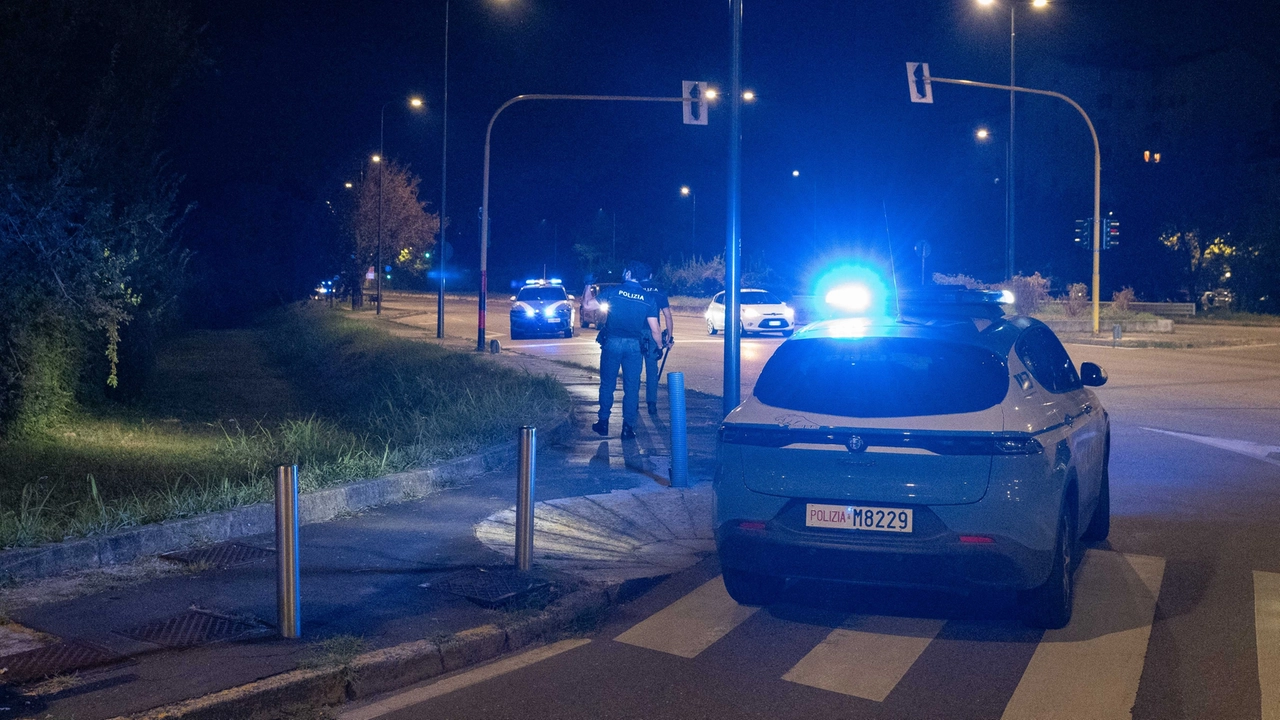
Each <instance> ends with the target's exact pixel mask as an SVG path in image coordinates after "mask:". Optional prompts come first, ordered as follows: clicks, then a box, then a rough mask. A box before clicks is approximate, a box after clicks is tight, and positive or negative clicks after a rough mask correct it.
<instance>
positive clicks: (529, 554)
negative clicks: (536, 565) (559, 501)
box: [516, 425, 538, 572]
mask: <svg viewBox="0 0 1280 720" xmlns="http://www.w3.org/2000/svg"><path fill="white" fill-rule="evenodd" d="M537 455H538V438H537V429H536V428H533V427H530V426H528V425H526V426H524V427H522V428H520V458H519V461H518V463H519V464H518V467H517V469H516V472H517V475H516V569H517V570H520V571H522V572H523V571H526V570H528V569H529V565H530V564H531V563H532V562H533V485H534V476H535V474H536V462H537Z"/></svg>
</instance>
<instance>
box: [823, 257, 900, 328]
mask: <svg viewBox="0 0 1280 720" xmlns="http://www.w3.org/2000/svg"><path fill="white" fill-rule="evenodd" d="M815 290H816V292H815V293H814V294H815V295H817V296H818V297H819V298H822V301H823V304H824V306H825V310H826V313H825V314H826V315H827V316H828V317H841V316H846V317H847V316H850V315H854V316H861V317H867V316H878V315H883V314H884V312H885V307H886V303H887V301H888V291H887V288H886V287H885V283H884V281H883V280H882V279H881V278H880V275H879V273H877V272H875V271H874V270H872V269H870V268H868V267H865V266H861V265H852V264H850V265H839V266H836V267H833V268H831V269H829V270H827V271H826V272H825V273H823V275H822V276H821V277H820V278H819V279H818V282H817V283H816V287H815Z"/></svg>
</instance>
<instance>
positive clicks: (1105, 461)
mask: <svg viewBox="0 0 1280 720" xmlns="http://www.w3.org/2000/svg"><path fill="white" fill-rule="evenodd" d="M1110 464H1111V444H1110V441H1108V443H1107V449H1106V451H1105V452H1104V453H1103V455H1102V483H1101V484H1100V485H1099V487H1098V505H1097V507H1095V508H1094V509H1093V516H1092V517H1090V518H1089V527H1087V528H1085V530H1084V535H1083V536H1082V539H1083V540H1088V541H1089V542H1102V541H1103V540H1106V539H1107V535H1110V534H1111V470H1110V468H1108V467H1107V466H1108V465H1110Z"/></svg>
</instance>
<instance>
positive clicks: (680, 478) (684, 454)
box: [667, 372, 689, 487]
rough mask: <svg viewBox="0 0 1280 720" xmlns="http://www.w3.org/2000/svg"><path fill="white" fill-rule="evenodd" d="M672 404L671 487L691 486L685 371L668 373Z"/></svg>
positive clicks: (668, 389)
mask: <svg viewBox="0 0 1280 720" xmlns="http://www.w3.org/2000/svg"><path fill="white" fill-rule="evenodd" d="M667 402H668V404H669V405H670V406H671V487H689V438H688V429H687V424H686V422H685V414H684V373H682V372H670V373H667Z"/></svg>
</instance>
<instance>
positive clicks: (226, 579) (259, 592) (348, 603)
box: [0, 340, 720, 720]
mask: <svg viewBox="0 0 1280 720" xmlns="http://www.w3.org/2000/svg"><path fill="white" fill-rule="evenodd" d="M449 343H450V344H455V345H456V344H458V343H457V341H455V340H451V341H449ZM494 360H495V361H497V362H501V363H503V364H507V365H509V366H511V367H512V368H513V369H518V370H520V371H529V372H536V373H550V374H553V375H555V376H556V377H558V378H559V379H560V380H561V381H562V382H564V383H565V384H566V386H567V387H568V388H569V389H570V391H571V393H572V395H573V397H574V400H575V410H574V412H575V414H576V415H577V420H576V422H575V427H574V432H573V433H571V434H570V436H569V437H567V438H566V439H564V440H563V441H561V442H559V443H558V444H555V445H548V444H545V443H544V444H543V445H541V446H540V447H539V455H538V463H537V466H538V477H537V486H536V493H537V498H538V499H539V500H541V501H542V502H541V503H540V506H539V510H538V523H539V530H540V532H539V533H538V538H537V543H538V545H537V546H536V547H538V550H537V553H538V557H537V560H538V561H539V572H540V576H541V577H542V578H544V579H545V580H547V581H549V583H550V585H549V588H548V589H547V590H546V591H544V592H543V593H541V594H537V595H535V596H532V597H531V599H529V600H522V601H520V603H518V604H517V605H516V606H514V607H505V608H504V607H483V606H481V605H478V604H476V603H474V602H472V601H469V600H467V599H465V598H464V597H462V596H460V595H458V594H455V593H454V592H451V591H449V590H448V587H450V582H445V581H448V580H449V579H450V578H451V577H454V575H452V574H453V573H455V572H460V571H465V570H467V569H468V568H476V567H479V568H497V567H505V566H507V564H508V563H509V558H508V557H507V556H505V555H504V552H503V550H504V549H505V548H504V547H503V540H502V532H501V529H500V527H499V526H501V524H502V523H501V518H503V517H506V516H507V515H508V514H509V511H508V508H510V507H511V505H512V504H513V502H514V490H515V478H514V469H513V467H508V468H504V469H503V470H499V471H495V472H490V473H487V474H485V475H482V476H480V477H478V478H476V479H475V480H474V481H472V482H470V483H469V484H467V485H465V486H461V487H452V488H448V489H446V490H443V491H441V492H439V493H436V494H433V495H431V496H428V497H426V498H423V499H421V500H417V501H414V502H408V503H403V504H399V505H392V506H385V507H381V508H375V509H373V510H369V511H365V512H362V513H360V514H358V515H354V516H350V517H344V518H341V519H338V520H335V521H332V522H327V523H320V524H315V525H309V526H305V527H303V528H302V532H301V542H302V545H301V552H300V555H301V558H302V587H301V597H302V621H303V623H302V628H303V639H302V641H301V642H299V641H286V640H281V639H278V638H275V637H274V632H273V628H272V623H273V622H274V616H275V584H274V559H273V558H272V557H271V556H269V554H266V553H261V552H259V554H258V556H257V559H253V560H249V561H247V562H244V563H241V564H236V565H234V566H231V567H207V566H199V565H198V566H195V567H190V568H187V569H186V570H185V571H174V570H155V571H154V572H151V573H150V574H148V573H141V575H140V576H139V577H132V578H122V579H118V581H117V582H115V583H113V584H111V585H110V586H109V587H108V588H107V589H106V590H103V591H98V592H93V591H88V592H84V593H83V594H80V595H79V596H78V597H71V598H69V599H65V600H60V601H56V602H42V601H40V596H41V594H42V593H41V590H40V588H39V587H38V586H27V587H23V588H13V589H10V590H8V591H5V594H3V595H0V597H2V598H4V599H5V600H4V602H5V608H6V612H7V614H8V616H9V617H10V618H11V619H12V620H13V621H14V622H16V623H18V624H19V626H21V627H23V628H28V629H30V630H31V631H33V632H34V633H38V634H29V633H27V632H26V631H25V630H24V631H21V632H19V631H14V632H12V633H8V634H7V637H9V639H10V640H13V642H11V643H9V644H8V645H6V644H3V643H0V652H3V653H5V655H3V656H0V667H4V666H6V663H8V664H9V665H14V663H15V662H16V660H15V659H17V658H21V657H23V656H20V655H17V654H16V652H18V651H21V650H24V649H30V647H31V644H32V643H35V644H38V645H40V646H41V647H43V648H45V649H46V651H50V650H53V649H56V650H59V651H64V650H66V649H68V648H70V649H72V650H75V651H84V652H97V653H99V654H100V655H101V657H100V660H101V663H102V664H101V666H99V667H95V668H93V669H84V670H80V671H78V672H75V673H71V674H64V675H61V676H59V677H57V678H55V679H53V680H51V681H46V682H43V683H39V684H35V685H32V684H30V683H25V684H24V687H23V688H22V689H21V691H14V690H13V689H12V688H10V689H9V690H7V691H5V693H6V694H7V697H6V698H5V699H4V701H0V708H4V709H0V718H6V717H19V716H25V715H36V716H51V717H75V718H77V719H78V720H95V719H96V718H111V717H116V716H124V715H131V714H133V713H140V712H143V711H146V710H148V709H149V708H155V707H159V706H166V705H169V704H171V703H177V702H181V701H186V700H188V699H191V698H199V697H201V696H206V695H209V694H210V693H215V694H216V693H220V692H223V691H226V690H227V689H229V688H234V687H236V686H243V685H244V684H245V683H251V684H252V683H254V682H255V681H262V682H267V681H263V680H262V679H263V678H273V677H275V678H282V677H292V675H290V673H293V674H297V673H303V674H304V675H305V674H306V673H310V672H313V671H312V670H306V669H305V668H309V667H317V666H318V667H321V668H323V667H325V666H326V663H329V664H332V663H334V662H345V661H346V660H349V659H350V658H346V659H343V658H338V659H335V658H333V657H331V656H332V655H334V652H335V651H334V650H333V647H334V646H335V645H336V646H338V647H345V648H347V649H348V650H349V651H350V653H356V654H358V653H360V652H363V653H365V654H366V655H367V654H369V653H370V652H376V651H378V650H379V649H382V648H394V647H401V646H403V645H404V644H405V643H409V644H413V643H415V642H416V643H427V644H428V645H433V646H438V647H441V648H444V647H447V646H448V643H449V642H451V641H450V640H449V638H453V637H462V636H466V634H467V633H469V632H476V631H475V629H476V628H497V630H495V631H492V632H490V631H483V630H482V631H479V635H480V636H483V637H481V640H483V641H484V642H482V643H481V645H484V643H489V646H491V647H489V649H491V650H492V651H494V652H498V651H501V650H502V649H504V648H511V647H514V646H516V643H517V641H516V638H517V636H519V643H525V642H529V641H530V640H532V639H533V636H532V635H530V633H535V631H536V633H541V632H549V631H553V630H554V628H553V627H552V625H554V624H555V623H556V622H558V623H559V624H560V625H563V624H564V623H567V622H571V621H572V620H573V615H572V613H571V612H569V611H567V610H563V609H561V610H558V611H554V612H550V611H552V610H554V609H555V608H556V607H557V605H556V604H555V603H556V602H557V598H566V597H576V596H578V595H579V594H580V593H581V592H582V590H583V589H584V588H590V587H600V586H601V585H602V584H603V583H611V584H612V585H613V586H615V587H616V585H617V583H619V582H621V581H622V580H625V579H629V578H636V577H642V576H648V575H661V574H669V573H671V572H673V571H675V570H677V569H679V568H680V567H683V566H684V565H686V564H689V563H693V562H697V561H699V560H701V559H702V558H703V557H705V555H706V554H707V553H708V552H709V550H710V546H709V544H708V542H707V539H708V529H709V526H710V525H709V504H708V503H707V502H706V497H707V496H706V492H705V490H694V491H691V492H688V493H682V492H680V491H678V490H669V489H665V488H663V487H661V485H660V483H661V482H663V481H664V480H665V479H664V477H663V476H664V475H665V470H664V468H665V465H664V463H663V462H662V459H664V458H666V457H669V454H670V453H669V450H667V432H668V431H667V424H666V421H665V419H664V418H663V417H661V416H660V417H656V418H655V417H651V416H648V415H644V414H642V417H641V421H640V427H639V428H638V433H639V436H640V437H639V440H638V442H627V443H622V442H621V441H619V440H618V439H617V437H616V433H615V436H614V437H613V438H609V439H603V438H600V437H598V436H596V435H594V434H593V433H591V432H590V430H589V424H590V422H591V421H592V419H593V418H594V413H595V401H596V388H597V380H596V379H595V378H594V377H593V376H591V375H590V374H589V373H586V372H584V371H583V370H581V369H578V368H573V367H567V366H564V365H559V364H556V363H553V362H550V361H548V360H546V359H542V358H537V357H533V356H527V355H516V354H512V353H503V354H502V355H499V356H496V357H495V358H494ZM662 411H663V413H664V414H665V413H666V411H667V408H666V397H665V393H664V394H663V397H662ZM719 420H720V416H719V400H718V399H717V398H713V397H707V396H704V395H700V394H698V393H690V395H689V398H688V427H689V448H690V477H691V478H693V479H698V480H704V481H705V480H707V479H709V478H710V472H711V468H712V462H713V460H714V457H713V455H714V431H715V428H716V427H717V426H718V423H719ZM513 460H514V458H513ZM582 496H593V497H596V498H597V499H599V498H610V497H613V498H621V497H630V498H632V499H633V500H635V498H645V500H635V501H636V502H649V503H653V502H663V500H659V499H658V498H663V497H671V498H676V499H677V502H678V503H680V504H681V505H680V506H681V507H682V508H683V507H684V502H685V498H688V499H689V502H690V503H696V506H695V505H694V504H690V506H689V507H690V509H692V510H693V511H694V512H698V513H706V514H707V517H705V518H699V519H698V520H697V521H696V522H695V521H694V520H693V519H692V517H691V516H690V515H689V514H688V511H683V510H682V512H685V515H684V517H685V520H684V521H683V522H682V525H681V526H680V527H682V528H684V529H686V530H689V532H690V533H692V534H689V535H688V537H686V536H685V535H684V534H682V535H681V536H680V537H679V538H676V537H675V536H674V535H673V534H672V533H671V531H670V528H669V526H668V525H666V524H664V525H663V526H662V529H660V530H659V529H658V528H657V526H654V527H653V528H650V529H648V530H646V529H644V528H643V527H641V526H640V524H637V525H636V526H635V527H634V530H633V531H634V532H636V533H637V534H639V535H643V534H644V533H646V532H650V533H660V534H661V535H662V538H663V540H664V541H666V540H676V539H678V540H681V541H685V540H688V541H690V542H689V543H685V544H679V543H676V544H670V543H668V544H667V545H665V546H664V545H663V544H662V543H661V542H657V543H647V545H648V546H649V548H648V550H647V552H646V553H645V554H646V556H647V557H648V558H649V559H650V561H646V562H644V563H639V564H637V563H632V564H631V571H630V572H628V573H626V574H625V576H624V575H623V574H618V573H613V574H603V575H595V576H589V577H588V576H583V575H581V574H570V573H566V572H564V570H566V569H568V568H569V567H570V566H572V564H573V563H571V562H570V563H565V562H557V560H556V557H553V556H554V555H555V553H556V548H554V547H553V546H552V541H551V537H550V535H549V534H548V532H547V530H548V527H549V524H551V523H554V522H555V520H556V519H560V520H562V519H563V518H564V517H567V516H568V513H570V512H573V503H574V498H579V497H582ZM593 502H594V501H593ZM599 502H600V503H601V504H600V505H597V506H596V507H597V508H600V509H601V511H602V512H600V513H597V514H596V515H595V516H593V517H596V518H597V519H599V518H600V517H602V516H603V514H604V513H607V512H609V510H607V509H605V508H606V506H608V504H609V501H608V500H599ZM625 505H626V503H616V504H615V508H614V509H615V510H616V511H617V513H618V514H617V515H616V516H615V517H617V518H622V517H624V516H627V514H628V512H629V511H630V510H634V509H635V508H627V507H624V506H625ZM562 508H568V510H564V509H562ZM557 511H558V512H559V513H560V514H559V515H556V514H555V513H557ZM486 523H488V524H486ZM477 525H480V526H481V527H489V528H493V529H496V531H495V532H484V531H481V532H479V533H478V532H477V529H476V528H477ZM561 526H562V525H561ZM694 526H696V527H698V528H699V529H698V530H697V532H693V531H692V528H693V527H694ZM611 531H612V529H611V528H604V529H602V530H600V531H599V532H603V533H608V532H611ZM681 532H682V533H683V532H684V531H683V530H682V531H681ZM478 535H479V537H478ZM237 542H238V543H239V544H240V545H241V546H243V547H246V548H251V549H258V548H270V547H271V546H272V543H273V539H272V537H271V536H269V535H263V536H253V537H248V538H240V539H238V540H237ZM544 544H545V545H546V547H542V545H544ZM250 554H251V555H252V554H253V553H250ZM677 556H679V557H677ZM561 559H563V558H561ZM153 563H154V561H153ZM59 581H61V582H65V581H63V580H59ZM457 584H458V583H453V585H455V586H456V585H457ZM69 594H70V595H75V594H76V593H75V592H70V593H69ZM19 597H21V598H26V601H25V603H24V604H21V605H18V604H16V603H15V602H14V599H15V598H19ZM593 597H596V596H593ZM530 603H532V604H530ZM571 604H572V603H571ZM544 606H545V607H548V608H549V609H548V610H547V611H542V612H541V613H540V614H539V612H538V608H540V607H544ZM530 612H534V613H535V615H534V616H530V615H529V613H530ZM548 612H550V615H548ZM531 618H533V620H536V622H534V624H533V625H529V622H530V619H531ZM521 628H526V629H521ZM527 628H534V629H532V630H531V629H527ZM493 632H498V635H497V636H495V635H494V634H493ZM536 633H535V634H536ZM19 636H21V637H19ZM491 637H498V638H499V639H498V640H497V641H496V644H495V643H494V642H490V641H489V638H491ZM20 641H21V642H20ZM326 641H327V642H326ZM22 643H25V644H22ZM10 650H12V651H14V652H12V653H11V652H9V651H10ZM434 652H435V653H436V654H435V655H430V654H428V657H437V656H440V657H443V658H444V661H443V664H441V665H440V668H439V669H438V670H437V672H439V671H441V670H444V669H447V666H448V665H449V661H448V657H449V656H448V653H447V652H446V651H442V650H435V651H434ZM441 652H444V655H443V656H441V655H440V653H441ZM350 653H349V654H350ZM339 654H341V653H339ZM359 657H360V658H363V657H365V655H360V656H359ZM28 658H29V656H28ZM455 665H456V662H455ZM300 667H301V668H304V669H303V670H299V669H298V668H300ZM314 672H321V671H320V670H316V671H314ZM281 673H284V674H285V675H281ZM322 674H323V673H322ZM11 677H13V676H11ZM2 678H3V676H2V675H0V679H2ZM330 679H332V678H330ZM303 681H305V682H312V681H314V678H311V677H310V676H308V677H307V678H303V679H302V680H300V681H299V682H303ZM325 687H328V686H325ZM339 694H340V693H339ZM192 712H195V711H192ZM201 712H210V711H209V710H207V709H206V710H202V711H201ZM212 712H214V714H213V715H211V717H220V716H219V715H217V714H216V712H217V711H216V710H214V711H212ZM191 716H192V717H197V716H200V715H199V714H198V713H197V714H195V715H191ZM222 717H225V715H223V716H222Z"/></svg>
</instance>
